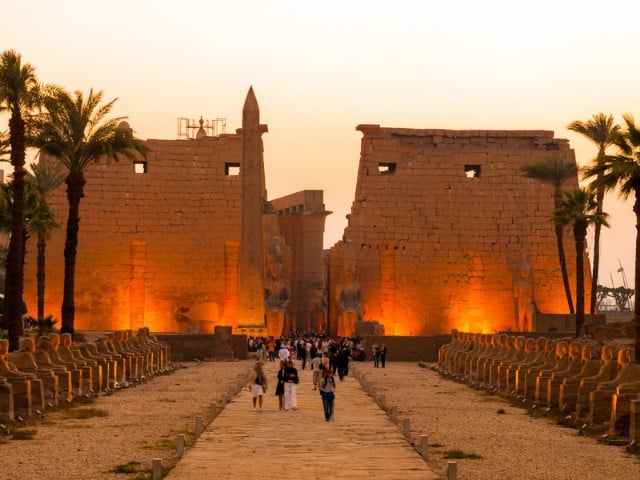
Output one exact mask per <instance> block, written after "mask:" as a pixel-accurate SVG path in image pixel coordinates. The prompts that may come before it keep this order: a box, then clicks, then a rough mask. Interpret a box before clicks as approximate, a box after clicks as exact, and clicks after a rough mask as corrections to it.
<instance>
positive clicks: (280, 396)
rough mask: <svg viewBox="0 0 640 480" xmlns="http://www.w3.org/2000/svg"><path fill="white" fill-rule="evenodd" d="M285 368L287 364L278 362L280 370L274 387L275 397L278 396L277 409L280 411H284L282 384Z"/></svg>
mask: <svg viewBox="0 0 640 480" xmlns="http://www.w3.org/2000/svg"><path fill="white" fill-rule="evenodd" d="M286 368H287V362H282V361H281V362H280V369H279V370H278V386H277V387H276V395H277V396H278V407H279V408H280V410H284V384H285V383H286V379H285V370H286Z"/></svg>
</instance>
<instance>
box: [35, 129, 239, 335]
mask: <svg viewBox="0 0 640 480" xmlns="http://www.w3.org/2000/svg"><path fill="white" fill-rule="evenodd" d="M147 143H148V146H149V148H150V149H151V153H150V154H149V157H148V159H147V160H146V162H142V161H141V162H132V161H130V160H126V159H121V160H120V161H118V162H111V163H109V164H106V163H101V164H96V165H92V166H91V167H89V169H88V170H87V172H86V179H87V184H86V187H85V197H84V198H83V199H82V202H81V204H80V232H79V242H78V256H77V265H76V282H75V285H76V295H75V305H76V328H78V329H112V328H135V327H137V326H139V325H141V324H142V323H144V324H145V325H148V326H149V327H150V328H151V329H152V330H154V331H193V332H196V331H206V332H209V333H211V332H212V331H213V326H214V325H215V324H216V323H217V324H224V323H225V322H224V321H223V320H222V319H223V318H224V316H225V312H224V309H225V308H236V313H235V314H236V315H237V306H236V302H235V301H226V302H225V294H229V293H230V294H232V295H237V287H236V288H235V289H234V288H230V289H228V288H225V278H226V277H225V274H226V275H227V277H228V276H229V273H228V272H226V273H225V261H227V262H228V261H229V258H230V247H229V246H230V245H233V242H238V241H239V239H240V215H239V209H240V176H239V175H238V173H239V166H240V162H241V155H242V153H241V138H240V136H239V135H221V136H219V137H202V138H199V139H197V140H196V139H191V140H148V142H147ZM50 203H51V205H52V207H53V209H54V211H55V212H56V216H57V218H58V221H59V222H60V223H61V224H62V225H63V228H62V229H61V230H58V231H56V232H55V233H54V234H53V237H52V238H51V239H50V240H49V242H48V246H47V277H46V287H47V290H46V299H45V313H46V314H52V315H54V316H55V317H56V318H58V319H60V306H61V304H62V284H63V266H64V265H63V250H64V230H65V228H64V226H65V224H66V217H67V209H68V207H67V200H66V188H65V186H64V185H62V186H61V187H60V188H59V189H58V190H57V191H56V192H54V193H53V195H52V197H51V199H50ZM225 242H227V248H226V255H225ZM229 242H230V243H229ZM27 249H28V253H27V265H26V272H25V300H26V302H27V305H28V308H29V311H30V312H35V310H36V284H35V278H36V277H35V253H36V246H35V241H34V239H30V240H29V244H28V247H27ZM235 253H236V257H237V252H235ZM231 257H233V254H232V255H231ZM236 262H237V259H236ZM231 314H232V315H233V312H231ZM227 315H229V312H227Z"/></svg>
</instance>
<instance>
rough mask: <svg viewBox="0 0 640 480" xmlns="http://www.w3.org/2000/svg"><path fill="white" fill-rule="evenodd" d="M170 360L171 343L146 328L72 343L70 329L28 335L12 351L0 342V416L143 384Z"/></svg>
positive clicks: (7, 417)
mask: <svg viewBox="0 0 640 480" xmlns="http://www.w3.org/2000/svg"><path fill="white" fill-rule="evenodd" d="M169 359H170V352H169V347H168V346H167V345H166V344H164V343H162V342H160V341H158V340H157V339H156V338H155V337H154V336H153V335H150V334H149V329H148V328H146V327H143V328H141V329H139V330H138V332H137V333H136V334H135V335H134V334H133V332H132V331H131V330H122V331H116V332H112V333H106V334H105V335H103V336H101V337H99V338H98V339H97V340H96V341H95V342H87V343H74V342H73V338H72V336H71V335H70V334H68V333H64V334H62V335H59V334H57V333H52V334H50V335H43V336H39V337H38V338H37V339H34V338H32V337H26V338H24V339H23V340H22V342H21V345H20V350H17V351H15V352H11V353H9V343H8V341H7V340H0V419H1V420H2V421H13V420H14V418H17V417H22V418H24V417H28V416H30V415H34V414H42V412H43V411H44V410H45V409H46V408H53V407H56V406H58V405H59V404H60V403H61V402H72V401H73V400H74V399H76V398H84V397H87V398H89V397H91V396H95V395H98V394H100V393H103V394H110V393H112V392H113V391H115V390H118V389H120V388H125V387H128V386H130V385H132V384H137V383H140V382H145V381H147V380H148V379H150V378H151V377H153V376H154V375H157V374H160V373H165V372H167V371H169V370H171V369H172V368H173V367H172V366H171V363H170V361H169Z"/></svg>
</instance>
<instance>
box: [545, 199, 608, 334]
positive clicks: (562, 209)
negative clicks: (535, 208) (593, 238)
mask: <svg viewBox="0 0 640 480" xmlns="http://www.w3.org/2000/svg"><path fill="white" fill-rule="evenodd" d="M607 217H608V215H607V214H606V213H603V212H598V205H597V202H596V200H595V198H594V195H593V194H592V193H589V192H588V191H587V190H584V189H580V188H576V189H575V190H574V191H572V192H565V194H564V199H563V201H562V202H561V203H560V206H559V207H558V208H556V209H555V210H554V212H553V222H554V223H555V224H556V225H561V226H566V225H572V226H573V239H574V241H575V242H576V338H577V337H578V336H580V329H581V328H582V326H583V325H584V253H585V249H584V247H585V242H586V238H587V227H589V225H604V226H609V224H608V223H607Z"/></svg>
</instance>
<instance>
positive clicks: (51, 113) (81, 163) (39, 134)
mask: <svg viewBox="0 0 640 480" xmlns="http://www.w3.org/2000/svg"><path fill="white" fill-rule="evenodd" d="M102 96H103V93H102V92H101V91H100V92H97V93H94V91H93V89H92V90H90V91H89V95H88V96H87V97H86V98H85V97H84V95H83V94H82V92H79V91H77V92H75V93H74V94H69V93H68V92H64V91H61V92H58V93H57V95H55V96H52V97H50V98H49V99H48V101H47V102H46V107H47V114H46V115H42V116H41V117H39V118H38V119H37V121H36V122H35V126H34V131H35V132H36V136H35V141H34V144H35V146H37V147H39V148H40V149H41V151H43V152H45V153H46V154H49V155H52V156H54V157H56V158H57V159H59V160H60V162H61V163H62V165H64V166H65V167H66V170H67V172H66V173H67V176H66V178H65V183H66V184H67V201H68V203H69V214H68V217H67V228H66V239H65V246H64V287H63V288H64V291H63V299H62V327H61V332H62V333H71V334H73V331H74V322H75V302H74V294H75V265H76V252H77V248H78V230H79V227H80V200H81V199H82V197H83V196H84V186H85V183H86V180H85V176H84V172H85V170H86V169H87V168H89V166H90V165H92V164H94V163H96V162H98V161H99V160H100V159H102V158H106V159H107V160H112V159H115V160H117V159H118V158H119V157H120V156H125V157H126V158H136V153H137V154H140V155H142V156H145V157H146V155H147V153H148V151H149V149H148V147H147V146H146V145H145V144H144V143H143V142H142V141H141V140H139V139H137V138H135V137H134V135H133V131H132V130H131V129H130V128H129V126H128V125H127V124H126V122H123V120H124V118H125V117H119V118H111V119H109V118H107V115H108V114H109V113H110V111H111V109H112V108H113V106H114V104H115V102H116V100H117V99H114V100H111V101H110V102H108V103H106V104H104V105H101V102H102ZM121 122H122V124H121Z"/></svg>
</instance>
